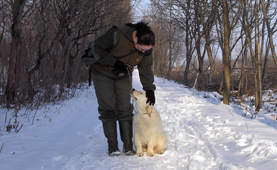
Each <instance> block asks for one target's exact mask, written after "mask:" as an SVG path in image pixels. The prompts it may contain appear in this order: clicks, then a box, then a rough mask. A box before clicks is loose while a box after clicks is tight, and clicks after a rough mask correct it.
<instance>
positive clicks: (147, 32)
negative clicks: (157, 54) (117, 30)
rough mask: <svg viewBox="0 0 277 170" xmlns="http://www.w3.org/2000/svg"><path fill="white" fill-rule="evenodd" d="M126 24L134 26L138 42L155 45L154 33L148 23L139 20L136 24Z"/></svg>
mask: <svg viewBox="0 0 277 170" xmlns="http://www.w3.org/2000/svg"><path fill="white" fill-rule="evenodd" d="M126 25H127V26H129V27H131V28H135V30H136V31H137V33H136V36H137V37H138V42H137V43H138V44H144V45H152V46H154V45H155V34H154V33H153V31H152V30H151V28H150V27H149V26H148V23H145V22H143V21H141V22H138V23H137V24H132V23H127V24H126Z"/></svg>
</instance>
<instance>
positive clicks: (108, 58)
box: [91, 27, 117, 66]
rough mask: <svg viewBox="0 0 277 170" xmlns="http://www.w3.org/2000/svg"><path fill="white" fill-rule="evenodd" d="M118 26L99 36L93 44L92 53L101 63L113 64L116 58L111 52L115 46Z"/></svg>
mask: <svg viewBox="0 0 277 170" xmlns="http://www.w3.org/2000/svg"><path fill="white" fill-rule="evenodd" d="M116 33H117V28H116V27H112V28H111V29H110V30H108V31H107V32H106V33H105V34H104V35H102V36H101V37H99V38H97V39H96V40H95V41H94V44H93V45H92V47H91V48H92V53H93V55H94V56H95V58H97V59H98V60H97V62H98V63H100V64H101V65H109V66H113V65H114V63H115V62H116V59H115V58H114V57H113V55H112V54H111V53H110V52H109V50H110V49H112V48H113V47H114V46H115V43H114V42H115V41H116V35H117V34H116Z"/></svg>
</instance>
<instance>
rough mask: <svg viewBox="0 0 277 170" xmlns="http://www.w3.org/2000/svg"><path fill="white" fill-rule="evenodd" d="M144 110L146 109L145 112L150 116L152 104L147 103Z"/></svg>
mask: <svg viewBox="0 0 277 170" xmlns="http://www.w3.org/2000/svg"><path fill="white" fill-rule="evenodd" d="M145 110H146V111H147V114H148V115H149V117H151V113H152V106H150V105H149V104H148V105H146V107H145Z"/></svg>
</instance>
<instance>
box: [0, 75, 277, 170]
mask: <svg viewBox="0 0 277 170" xmlns="http://www.w3.org/2000/svg"><path fill="white" fill-rule="evenodd" d="M155 84H156V86H157V89H156V92H155V94H156V104H155V107H156V109H157V110H158V111H159V112H160V115H161V118H162V121H163V126H164V129H165V131H166V133H167V136H168V141H169V144H168V150H167V151H166V152H165V153H164V154H163V155H155V156H154V157H148V156H146V155H145V156H143V157H137V156H125V155H124V154H121V156H118V157H110V156H108V154H107V142H106V139H105V137H104V134H103V130H102V124H101V121H100V120H99V119H98V116H99V115H98V112H97V107H98V105H97V100H96V97H95V92H94V88H93V86H91V87H89V88H87V89H80V90H79V91H78V92H77V93H76V94H77V95H76V96H75V97H74V98H72V99H70V100H68V101H64V102H62V103H61V104H59V105H53V106H47V107H43V108H41V109H39V110H37V112H36V111H35V110H34V111H32V112H30V113H28V114H26V110H24V109H22V110H20V111H19V112H18V115H20V116H19V117H18V118H17V121H19V126H20V125H21V124H23V127H22V129H20V130H19V132H18V133H15V132H14V129H12V130H11V132H6V126H7V124H8V123H7V122H8V121H7V122H6V123H4V122H5V115H6V114H7V115H8V118H12V115H13V112H12V111H7V110H5V109H0V128H1V130H0V151H1V153H0V169H1V170H18V169H20V170H39V169H47V170H48V169H49V170H60V169H61V170H91V169H96V170H97V169H99V170H108V169H135V170H144V169H151V170H156V169H157V170H160V169H174V170H180V169H182V170H184V169H189V170H202V169H205V170H206V169H207V170H209V169H212V170H216V169H224V170H234V169H240V170H254V169H257V170H260V169H264V170H274V169H277V166H276V165H277V163H276V162H277V140H276V139H277V133H276V129H277V125H276V122H275V120H274V116H273V114H276V112H275V113H274V112H270V113H267V112H265V113H263V114H258V115H257V118H256V119H251V116H252V115H251V114H250V113H249V112H247V111H246V110H244V109H242V108H240V107H239V106H238V105H235V104H230V105H225V104H223V103H222V102H221V100H219V98H220V95H218V94H215V93H208V92H197V91H195V90H193V89H190V88H186V87H185V86H183V85H180V84H176V83H174V82H171V81H167V80H165V79H163V78H158V77H155ZM133 87H134V88H135V89H137V90H141V89H142V87H141V85H140V81H139V77H138V71H137V70H135V71H134V73H133ZM244 114H246V116H245V117H244V116H243V115H244ZM34 115H35V118H34V123H33V125H32V120H33V116H34ZM275 119H276V118H275ZM12 121H14V118H12ZM118 140H119V148H120V149H121V150H122V142H121V141H120V137H118ZM2 145H3V147H2V150H1V146H2Z"/></svg>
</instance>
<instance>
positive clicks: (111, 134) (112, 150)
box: [102, 121, 120, 156]
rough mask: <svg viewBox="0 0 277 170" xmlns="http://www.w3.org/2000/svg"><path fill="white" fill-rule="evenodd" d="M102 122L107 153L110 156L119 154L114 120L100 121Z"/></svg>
mask: <svg viewBox="0 0 277 170" xmlns="http://www.w3.org/2000/svg"><path fill="white" fill-rule="evenodd" d="M102 124H103V130H104V135H105V137H106V138H107V141H108V147H109V148H108V154H109V155H110V156H119V155H120V151H119V149H118V142H117V130H116V121H102Z"/></svg>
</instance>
